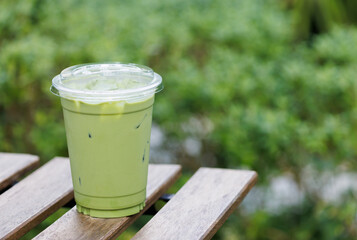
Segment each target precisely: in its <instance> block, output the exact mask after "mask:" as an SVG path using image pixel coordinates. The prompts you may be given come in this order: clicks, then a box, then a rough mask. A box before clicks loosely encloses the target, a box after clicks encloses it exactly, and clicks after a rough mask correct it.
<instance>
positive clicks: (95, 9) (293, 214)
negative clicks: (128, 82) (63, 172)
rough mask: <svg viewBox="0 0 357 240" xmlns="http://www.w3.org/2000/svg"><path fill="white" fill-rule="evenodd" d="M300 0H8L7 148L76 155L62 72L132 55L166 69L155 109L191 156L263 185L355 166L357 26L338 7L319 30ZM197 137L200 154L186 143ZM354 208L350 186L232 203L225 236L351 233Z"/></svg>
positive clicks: (3, 142) (194, 162)
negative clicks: (250, 174)
mask: <svg viewBox="0 0 357 240" xmlns="http://www.w3.org/2000/svg"><path fill="white" fill-rule="evenodd" d="M288 2H290V3H289V4H290V5H289V4H288ZM292 2H295V1H273V0H269V1H263V0H254V1H253V0H251V1H249V0H245V1H234V0H226V1H210V0H196V1H184V0H175V1H159V0H149V1H148V0H146V1H144V0H138V1H120V2H119V1H114V0H112V1H95V0H91V1H79V0H77V1H76V0H63V1H39V0H27V1H21V2H18V1H10V0H3V1H1V2H0V151H9V152H28V153H34V154H38V155H40V156H41V159H42V162H46V161H48V160H49V159H51V158H52V157H54V156H56V155H67V149H66V148H67V147H66V142H65V132H64V126H63V119H62V112H61V106H60V102H59V99H58V98H56V97H55V96H53V95H51V93H50V92H49V87H50V85H51V79H52V77H54V76H55V75H56V74H58V73H59V72H60V71H61V70H62V69H64V68H66V67H68V66H71V65H75V64H79V63H85V62H101V61H121V62H134V63H139V64H144V65H148V66H150V67H151V68H153V69H154V70H155V71H156V72H158V73H159V74H161V75H162V76H163V79H164V84H165V89H164V91H163V92H162V93H160V94H159V95H158V96H157V99H156V103H155V110H154V121H155V122H156V123H157V124H158V125H159V126H160V127H161V128H162V129H163V130H164V132H165V134H166V136H167V138H168V141H167V144H166V145H165V146H164V147H166V148H167V149H169V150H171V151H174V153H175V156H177V159H178V161H179V162H180V163H182V164H183V165H184V167H185V169H191V170H194V169H196V168H197V167H199V166H202V165H208V166H219V167H229V168H250V169H254V170H256V171H257V172H258V173H259V176H260V179H259V182H260V184H265V183H266V182H268V181H269V179H270V178H271V177H273V176H274V175H276V174H280V173H282V172H289V173H291V174H292V175H293V176H294V179H295V180H296V181H297V183H299V186H300V187H301V189H304V183H303V181H302V179H301V178H302V176H301V170H302V169H303V168H304V167H305V166H306V165H308V164H310V165H312V166H313V167H314V168H316V169H318V170H334V169H338V167H339V166H342V165H343V166H344V168H347V169H349V170H351V171H353V170H356V163H355V158H356V148H355V146H356V138H355V135H356V134H355V133H356V129H355V128H356V125H355V122H356V116H357V115H356V114H357V112H356V82H357V81H356V76H357V29H356V27H353V26H351V25H350V26H348V25H341V24H340V25H337V24H335V22H337V23H338V21H335V22H334V21H333V20H334V19H332V20H331V21H330V20H328V23H326V27H325V25H321V26H324V27H321V29H322V30H321V31H317V32H315V33H311V32H310V31H309V29H310V28H309V26H310V25H309V24H310V23H309V22H301V21H300V20H299V19H304V15H303V14H304V11H303V10H299V9H301V7H300V6H301V5H298V4H297V5H296V3H292ZM305 2H306V1H305ZM319 3H320V4H322V5H323V1H319ZM325 9H326V8H325ZM340 11H341V12H340V14H342V15H343V14H344V12H343V9H342V10H341V9H340ZM350 11H351V10H350V8H348V14H346V16H355V15H353V14H351V13H350ZM320 12H321V11H320ZM308 14H310V15H309V16H311V11H310V12H308ZM297 16H298V17H297ZM324 16H326V14H325V15H324ZM321 19H322V20H321V21H323V19H324V18H321ZM352 20H353V19H352ZM352 20H351V22H353V21H352ZM311 21H315V20H311ZM326 21H327V20H326ZM344 22H348V21H340V23H344ZM306 29H307V30H306ZM310 30H311V29H310ZM316 33H320V34H318V35H316ZM314 34H315V35H314ZM301 39H307V40H308V41H301ZM297 40H299V41H297ZM197 126H199V127H198V128H197ZM187 138H192V139H195V140H196V141H199V142H201V144H202V151H201V154H200V155H199V156H196V157H192V156H189V155H187V154H185V153H182V152H183V147H182V144H181V143H182V142H183V141H184V140H185V139H187ZM170 143H175V144H176V145H174V146H175V149H173V148H172V146H171V145H170ZM170 146H171V148H170ZM355 212H356V196H355V195H353V194H352V193H351V195H348V196H346V197H345V198H344V202H343V203H341V204H340V205H338V206H336V205H332V204H330V203H327V202H324V201H323V200H322V199H321V198H319V197H316V196H315V195H314V194H308V195H307V197H306V199H305V200H304V202H303V204H301V205H300V206H297V207H296V208H287V209H284V210H283V211H282V212H280V213H277V214H271V213H268V212H266V211H264V210H261V211H256V212H254V213H250V214H247V213H244V212H242V213H235V215H234V216H233V217H232V218H230V219H229V222H228V223H227V226H225V227H224V228H223V229H222V230H221V231H220V232H219V233H218V234H217V236H216V238H221V239H236V238H237V237H238V236H239V237H240V238H242V239H354V238H355V237H356V236H357V233H356V229H355V228H354V227H353V226H355V224H356V220H355V217H354V216H355Z"/></svg>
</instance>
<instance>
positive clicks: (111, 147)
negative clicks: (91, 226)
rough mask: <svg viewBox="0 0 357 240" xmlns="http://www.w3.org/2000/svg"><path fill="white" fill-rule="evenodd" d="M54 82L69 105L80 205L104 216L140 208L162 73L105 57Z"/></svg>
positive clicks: (67, 123) (75, 184)
mask: <svg viewBox="0 0 357 240" xmlns="http://www.w3.org/2000/svg"><path fill="white" fill-rule="evenodd" d="M52 83H53V84H52V88H51V90H52V92H53V93H55V94H56V95H58V96H60V97H61V103H62V107H63V114H64V120H65V127H66V134H67V144H68V151H69V157H70V163H71V172H72V180H73V187H74V194H75V200H76V203H77V210H78V211H79V212H82V213H84V214H87V215H90V216H93V217H103V218H110V217H122V216H128V215H132V214H135V213H137V212H139V211H140V210H141V209H143V207H144V201H145V197H146V182H147V171H148V163H149V150H150V130H151V119H152V108H153V103H154V95H155V93H156V92H157V91H159V90H161V89H162V84H161V77H160V76H159V75H158V74H156V73H154V72H153V71H152V70H151V69H150V68H147V67H144V66H139V65H135V64H121V63H103V64H86V65H78V66H73V67H70V68H67V69H65V70H64V71H62V73H61V74H59V75H57V76H56V77H55V78H54V79H53V81H52Z"/></svg>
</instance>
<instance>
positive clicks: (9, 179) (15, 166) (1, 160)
mask: <svg viewBox="0 0 357 240" xmlns="http://www.w3.org/2000/svg"><path fill="white" fill-rule="evenodd" d="M39 164H40V161H39V157H38V156H35V155H30V154H22V153H0V191H1V190H2V189H4V188H6V187H7V186H9V185H10V184H12V183H13V182H15V181H16V180H17V179H19V178H20V177H21V176H22V175H24V174H25V173H26V172H28V171H31V170H32V169H35V168H36V167H37V166H38V165H39Z"/></svg>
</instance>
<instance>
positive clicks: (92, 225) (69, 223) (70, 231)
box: [35, 164, 181, 240]
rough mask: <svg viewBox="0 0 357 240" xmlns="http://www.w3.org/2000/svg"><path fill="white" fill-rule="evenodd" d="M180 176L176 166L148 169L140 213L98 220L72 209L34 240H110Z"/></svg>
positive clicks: (151, 167)
mask: <svg viewBox="0 0 357 240" xmlns="http://www.w3.org/2000/svg"><path fill="white" fill-rule="evenodd" d="M180 174H181V167H180V166H179V165H171V164H170V165H164V164H160V165H159V164H154V165H149V174H148V185H147V193H146V195H147V199H146V202H145V203H146V205H145V208H144V209H143V210H142V211H141V212H140V213H138V214H136V215H133V216H130V217H123V218H111V219H100V218H92V217H89V216H86V215H83V214H80V213H78V212H77V211H76V209H75V207H74V208H72V209H71V210H70V211H68V212H67V213H66V214H65V215H63V216H62V217H61V218H60V219H58V220H57V221H56V222H55V223H53V224H52V225H51V226H49V227H48V228H47V229H45V230H44V231H43V232H41V233H40V234H39V235H38V236H37V237H36V238H35V239H51V240H52V239H66V240H70V239H76V240H77V239H85V240H90V239H95V240H97V239H114V238H116V237H117V236H119V234H120V233H122V232H123V231H124V230H125V229H126V228H127V227H129V226H130V225H131V224H132V223H133V222H134V221H135V220H136V219H137V218H138V217H139V216H140V215H142V214H143V213H144V212H145V211H146V210H147V209H148V208H149V207H150V206H151V205H152V204H154V203H155V202H156V201H157V199H159V197H160V196H161V195H162V194H163V193H165V191H166V190H167V189H168V188H169V187H170V186H171V185H172V184H173V183H174V182H175V181H176V180H177V179H178V177H179V176H180Z"/></svg>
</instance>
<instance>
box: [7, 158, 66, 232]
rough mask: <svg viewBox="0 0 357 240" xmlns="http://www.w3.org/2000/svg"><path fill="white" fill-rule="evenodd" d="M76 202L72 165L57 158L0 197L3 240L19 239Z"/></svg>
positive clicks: (64, 159) (63, 159)
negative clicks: (72, 201) (49, 217)
mask: <svg viewBox="0 0 357 240" xmlns="http://www.w3.org/2000/svg"><path fill="white" fill-rule="evenodd" d="M72 198H73V187H72V180H71V172H70V167H69V161H68V159H67V158H55V159H53V160H51V161H50V162H48V163H47V164H45V165H44V166H42V167H41V168H39V169H38V170H36V171H35V172H33V173H32V174H30V175H29V176H27V177H26V178H25V179H23V180H22V181H20V182H19V183H17V184H16V185H15V186H13V187H12V188H10V189H9V190H7V191H6V192H4V193H3V194H1V195H0V239H18V238H19V237H21V236H22V235H24V234H25V233H26V232H27V231H28V230H30V229H31V228H32V227H34V226H36V225H37V224H38V223H40V222H41V221H43V220H44V219H45V218H46V217H48V216H49V215H51V214H52V213H53V212H55V211H56V210H57V209H59V208H60V207H61V206H63V205H64V204H65V203H67V202H68V201H70V200H71V199H72Z"/></svg>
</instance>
